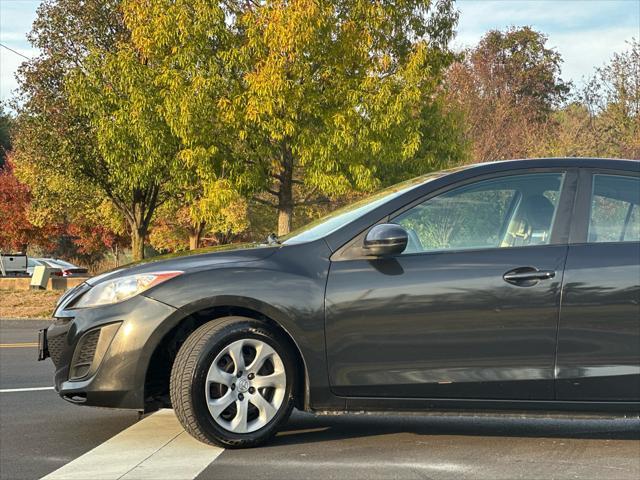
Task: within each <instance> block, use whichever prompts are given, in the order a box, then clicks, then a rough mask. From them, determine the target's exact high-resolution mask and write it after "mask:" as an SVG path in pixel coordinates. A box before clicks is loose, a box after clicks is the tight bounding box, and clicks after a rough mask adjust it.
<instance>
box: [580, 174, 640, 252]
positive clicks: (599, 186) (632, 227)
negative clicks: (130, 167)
mask: <svg viewBox="0 0 640 480" xmlns="http://www.w3.org/2000/svg"><path fill="white" fill-rule="evenodd" d="M592 192H593V193H592V195H591V216H590V219H589V237H588V238H589V242H638V241H640V212H639V211H638V210H639V208H640V207H639V204H640V178H638V177H624V176H618V175H594V176H593V190H592Z"/></svg>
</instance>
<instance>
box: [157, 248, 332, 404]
mask: <svg viewBox="0 0 640 480" xmlns="http://www.w3.org/2000/svg"><path fill="white" fill-rule="evenodd" d="M277 256H278V255H274V256H273V257H270V259H269V260H268V261H262V262H260V265H256V264H251V265H249V264H243V265H230V266H226V267H221V268H216V269H212V270H207V271H200V272H194V273H191V274H189V273H187V274H185V275H181V276H180V277H177V278H175V279H172V280H171V281H170V282H167V284H166V286H165V285H164V284H163V285H160V286H159V288H154V289H153V290H151V291H149V292H148V293H147V294H146V295H148V296H149V297H150V298H153V299H155V300H157V301H160V302H163V303H166V304H168V305H171V306H173V307H175V308H177V310H176V312H175V313H174V314H173V315H171V316H170V317H169V318H167V319H166V320H165V321H164V322H163V323H162V325H161V326H160V327H159V328H158V329H157V331H156V332H154V335H153V338H152V339H150V344H152V345H153V348H156V347H157V345H159V344H160V342H161V341H162V340H163V338H164V337H165V335H167V333H169V332H170V331H171V330H172V329H174V328H175V327H176V326H178V325H179V324H180V323H181V322H182V321H184V320H185V319H186V318H187V317H189V316H190V315H193V314H195V313H197V312H202V311H206V310H208V309H213V308H216V307H218V308H219V307H228V308H238V309H249V310H252V311H254V312H257V313H258V314H260V315H263V316H265V317H267V318H269V319H270V320H272V321H273V322H275V323H277V324H278V325H279V326H280V327H281V328H282V329H283V330H284V331H285V332H286V333H287V334H288V335H289V336H290V337H291V339H292V340H293V342H294V343H295V344H296V346H297V347H298V350H299V352H300V354H301V356H302V359H303V362H304V363H305V369H306V375H307V379H308V389H309V401H310V407H311V408H318V407H322V408H331V406H333V405H334V404H335V402H338V403H340V400H338V399H337V398H335V397H334V396H333V395H332V394H331V393H330V389H329V384H328V369H327V364H326V353H325V352H326V345H325V335H324V294H325V285H326V275H327V272H328V269H329V260H328V258H326V257H325V258H323V257H321V256H307V257H306V259H307V260H309V258H311V259H312V260H311V261H307V262H306V263H305V264H300V265H297V264H291V263H290V264H288V265H287V266H286V267H283V265H281V264H280V265H278V264H277V263H276V262H274V261H271V259H275V257H277ZM295 257H296V258H297V257H299V255H296V256H295ZM314 259H315V260H314Z"/></svg>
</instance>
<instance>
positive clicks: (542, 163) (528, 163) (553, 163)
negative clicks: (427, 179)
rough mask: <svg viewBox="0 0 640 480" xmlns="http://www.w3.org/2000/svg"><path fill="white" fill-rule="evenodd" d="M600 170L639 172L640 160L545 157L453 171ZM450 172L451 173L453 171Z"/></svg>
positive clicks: (470, 166) (476, 165) (471, 165)
mask: <svg viewBox="0 0 640 480" xmlns="http://www.w3.org/2000/svg"><path fill="white" fill-rule="evenodd" d="M548 167H567V168H571V167H573V168H601V169H613V170H631V171H640V160H631V159H618V158H592V157H589V158H583V157H545V158H527V159H514V160H500V161H495V162H483V163H472V164H469V165H465V166H463V167H459V168H457V169H454V170H455V171H461V170H471V169H473V170H486V171H487V172H492V171H500V170H509V169H511V168H518V169H521V168H548ZM454 170H452V171H454Z"/></svg>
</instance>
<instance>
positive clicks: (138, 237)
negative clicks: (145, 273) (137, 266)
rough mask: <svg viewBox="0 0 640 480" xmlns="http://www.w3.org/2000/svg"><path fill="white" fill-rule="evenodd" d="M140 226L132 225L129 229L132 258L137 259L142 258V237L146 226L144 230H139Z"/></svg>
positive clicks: (144, 234)
mask: <svg viewBox="0 0 640 480" xmlns="http://www.w3.org/2000/svg"><path fill="white" fill-rule="evenodd" d="M140 230H142V229H141V228H136V227H133V228H132V229H131V254H132V255H133V260H134V261H138V260H142V259H143V258H144V237H145V236H146V228H145V229H144V230H145V231H144V232H140Z"/></svg>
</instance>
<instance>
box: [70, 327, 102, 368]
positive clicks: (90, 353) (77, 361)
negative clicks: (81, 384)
mask: <svg viewBox="0 0 640 480" xmlns="http://www.w3.org/2000/svg"><path fill="white" fill-rule="evenodd" d="M98 340H100V329H99V328H97V329H95V330H91V331H90V332H89V333H87V334H86V335H84V336H83V337H82V338H81V339H80V342H79V343H78V346H77V347H76V351H75V355H74V356H73V364H72V365H71V375H70V378H71V379H73V378H81V377H84V376H85V375H86V374H87V373H88V372H89V368H90V367H91V364H92V363H93V357H94V355H95V354H96V348H97V347H98Z"/></svg>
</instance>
